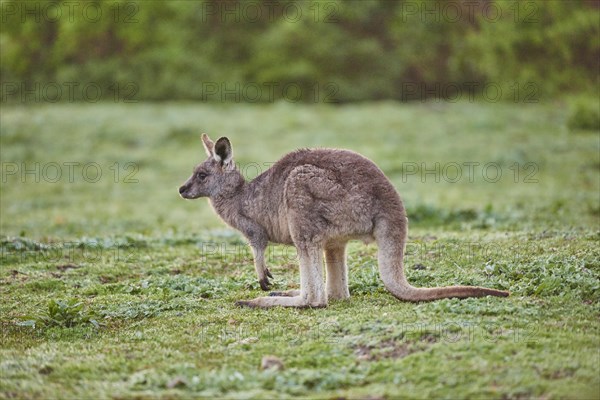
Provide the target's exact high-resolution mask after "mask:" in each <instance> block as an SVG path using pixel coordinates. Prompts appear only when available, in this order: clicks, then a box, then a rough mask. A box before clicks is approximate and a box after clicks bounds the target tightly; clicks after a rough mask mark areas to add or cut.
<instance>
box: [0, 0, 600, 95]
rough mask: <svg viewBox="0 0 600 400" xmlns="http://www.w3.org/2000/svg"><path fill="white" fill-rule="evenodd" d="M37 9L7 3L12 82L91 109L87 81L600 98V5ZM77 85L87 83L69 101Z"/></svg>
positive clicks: (177, 90)
mask: <svg viewBox="0 0 600 400" xmlns="http://www.w3.org/2000/svg"><path fill="white" fill-rule="evenodd" d="M27 3H28V4H29V6H28V7H29V8H30V9H33V10H34V11H33V12H32V13H31V14H25V15H23V9H24V7H25V6H24V5H23V4H24V3H20V2H12V1H7V2H4V5H3V12H4V15H3V16H2V18H3V24H2V31H1V32H2V50H1V51H2V65H1V68H0V72H1V75H2V78H1V79H2V84H3V85H6V84H9V85H12V84H17V85H20V84H21V83H23V84H24V85H25V86H24V88H28V89H32V88H33V89H34V90H37V92H38V93H39V92H42V97H43V95H44V85H45V84H47V83H49V82H56V83H58V84H59V85H60V86H61V88H62V90H63V94H62V96H60V97H59V99H60V100H62V101H72V100H88V101H89V98H86V93H85V92H84V90H83V89H82V88H83V87H84V86H85V85H86V84H89V83H93V84H97V85H98V86H99V87H100V88H101V95H100V98H102V99H104V100H114V99H117V100H118V101H124V102H125V101H138V100H166V99H197V100H204V101H216V102H223V101H229V102H241V101H250V102H270V101H274V100H276V99H278V98H285V99H286V100H288V101H292V102H295V101H304V102H325V103H335V102H347V101H357V100H373V99H400V100H411V99H414V100H422V99H424V98H427V97H442V98H463V99H464V98H465V97H467V95H468V96H471V95H477V96H483V97H484V98H487V99H494V101H495V100H496V99H504V100H508V101H515V102H518V103H523V102H536V101H539V100H540V99H541V98H542V97H543V96H556V95H559V94H561V93H563V92H564V91H571V92H572V91H579V90H584V91H588V92H592V93H597V90H598V84H599V81H598V68H599V57H600V41H599V39H598V38H599V37H600V27H599V25H598V20H599V18H600V16H599V9H598V6H597V3H594V2H585V1H579V0H577V1H489V2H488V1H481V2H450V3H448V2H445V1H443V0H427V1H410V2H403V1H385V0H369V1H339V0H332V1H306V2H303V1H302V2H301V1H298V2H295V1H291V0H286V1H279V2H242V1H237V0H229V1H173V2H156V1H147V2H142V1H139V2H134V1H128V0H119V1H112V0H111V1H108V0H107V1H100V2H92V1H82V2H77V4H78V7H77V10H76V11H75V12H74V18H69V14H68V13H67V11H68V5H67V3H69V2H58V4H59V5H60V9H61V10H63V12H62V13H63V15H62V16H61V18H52V15H48V14H51V13H50V12H49V11H47V12H44V11H43V10H48V7H50V6H49V5H51V4H55V2H51V1H49V0H48V1H35V2H27ZM15 4H16V10H17V11H16V12H15V13H9V11H8V10H9V9H8V7H9V6H10V5H15ZM89 5H92V6H94V8H95V7H98V8H99V9H100V10H101V12H102V17H101V18H98V20H97V21H95V20H93V18H92V19H91V18H89V17H88V18H86V17H84V15H83V10H84V9H85V7H87V6H89ZM35 7H37V10H38V11H37V12H36V11H35V10H36V8H35ZM427 10H432V12H429V13H428V12H427ZM498 10H499V12H498ZM92 15H93V14H92ZM68 82H75V83H78V84H79V85H80V87H79V89H77V90H74V92H73V95H72V96H70V95H68V94H67V91H68V87H67V86H65V83H68ZM36 85H41V86H37V87H36ZM19 87H20V86H19ZM36 88H37V89H36ZM11 90H12V88H11V87H7V86H5V87H4V88H3V92H4V93H3V99H4V100H9V101H10V100H13V101H14V100H16V101H21V100H22V96H21V95H20V93H21V92H22V91H23V90H22V89H19V90H18V91H17V94H16V95H12V94H10V92H11ZM497 91H499V92H498V93H497ZM228 93H229V94H228ZM88 95H90V96H93V97H95V94H89V93H88ZM47 97H51V98H54V97H53V95H52V94H48V96H47ZM46 100H47V99H46Z"/></svg>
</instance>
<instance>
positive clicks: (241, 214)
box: [179, 134, 508, 307]
mask: <svg viewBox="0 0 600 400" xmlns="http://www.w3.org/2000/svg"><path fill="white" fill-rule="evenodd" d="M202 141H203V144H204V148H205V150H206V153H207V155H208V159H207V160H206V161H204V162H203V163H201V164H200V165H198V166H196V168H195V169H194V173H193V174H192V176H191V177H190V178H189V179H188V180H187V181H186V182H185V183H184V184H183V185H182V186H181V187H180V188H179V193H180V194H181V196H182V197H184V198H186V199H195V198H198V197H208V198H209V200H210V203H211V205H212V206H213V208H214V210H215V211H216V212H217V214H218V215H219V216H220V217H221V218H222V219H223V220H224V221H225V222H226V223H227V224H229V225H230V226H232V227H233V228H235V229H237V230H239V231H240V232H242V234H243V235H244V236H245V237H246V238H247V239H248V242H249V243H250V246H251V247H252V251H253V254H254V261H255V268H256V273H257V275H258V279H259V282H260V285H261V288H262V289H263V290H268V289H269V285H270V283H269V279H268V278H269V277H272V276H271V274H270V272H269V270H268V269H267V268H266V265H265V259H264V253H265V249H266V247H267V244H268V243H269V242H271V243H283V244H288V245H294V246H296V249H297V250H298V256H299V260H300V290H299V291H297V290H293V291H289V292H280V293H272V295H271V296H269V297H259V298H257V299H254V300H248V301H240V302H238V304H240V305H245V306H250V307H272V306H290V307H324V306H326V305H327V302H328V300H329V299H346V298H348V297H350V294H349V292H348V268H347V266H346V254H345V247H346V243H347V242H348V241H349V240H352V239H360V240H364V241H370V240H375V241H376V242H377V245H378V248H379V252H378V263H379V271H380V274H381V278H382V279H383V282H384V284H385V286H386V288H387V289H388V290H389V291H390V292H391V293H392V294H393V295H394V296H396V297H397V298H399V299H401V300H408V301H428V300H436V299H442V298H448V297H458V298H465V297H481V296H487V295H491V296H508V292H505V291H501V290H495V289H488V288H482V287H472V286H448V287H438V288H416V287H414V286H411V285H410V284H409V283H408V281H407V280H406V277H405V275H404V265H403V258H404V248H405V245H406V236H407V229H408V219H407V218H406V213H405V211H404V206H403V204H402V201H401V200H400V196H399V195H398V193H397V192H396V190H395V189H394V186H393V185H392V184H391V182H390V181H389V180H388V179H387V177H386V176H385V175H384V174H383V172H382V171H381V170H380V169H379V168H378V167H377V166H376V165H375V164H374V163H373V162H371V161H370V160H368V159H366V158H365V157H363V156H361V155H359V154H357V153H354V152H352V151H348V150H335V149H310V150H309V149H304V150H297V151H294V152H292V153H289V154H287V155H285V156H284V157H283V158H282V159H281V160H279V161H278V162H277V163H275V164H274V165H273V166H272V167H271V168H270V169H268V170H267V171H265V172H264V173H263V174H261V175H260V176H258V177H257V178H256V179H254V180H252V181H251V182H246V181H245V180H244V178H243V177H242V175H241V174H240V172H239V171H238V170H237V169H236V167H235V164H234V163H233V151H232V148H231V144H230V142H229V140H228V139H227V138H220V139H219V140H217V142H216V143H213V142H212V141H211V140H210V139H209V138H208V136H206V134H203V135H202ZM323 254H324V256H325V257H324V258H325V263H326V271H327V283H326V285H324V283H323V275H322V273H323Z"/></svg>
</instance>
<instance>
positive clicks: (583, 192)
mask: <svg viewBox="0 0 600 400" xmlns="http://www.w3.org/2000/svg"><path fill="white" fill-rule="evenodd" d="M565 109H566V107H565V105H564V104H561V103H552V104H535V105H525V106H523V105H514V104H479V103H459V104H445V103H425V104H420V103H419V104H409V105H399V104H395V103H372V104H363V105H348V106H343V107H326V106H300V105H290V104H286V103H278V104H273V105H256V106H253V105H235V106H224V105H213V106H209V105H199V104H135V105H122V104H98V105H54V106H39V107H29V108H26V107H6V106H4V107H3V109H2V124H1V129H0V139H1V144H2V146H1V150H0V152H1V153H0V155H1V159H2V182H1V187H0V195H1V205H0V211H1V215H2V218H1V222H0V228H1V237H0V240H1V242H0V246H1V248H0V250H1V252H2V253H1V258H2V267H1V272H0V283H1V286H0V290H1V296H2V301H1V302H0V311H1V315H0V324H1V327H2V346H1V352H0V377H1V381H0V397H2V398H31V399H34V398H73V399H81V398H90V399H92V398H187V397H209V398H214V397H228V398H248V397H257V398H273V397H277V398H279V397H284V398H285V397H297V396H301V397H316V398H340V397H342V398H344V397H345V398H365V397H367V396H374V397H390V398H396V397H407V398H467V397H468V398H490V397H491V398H532V397H534V398H574V399H582V398H599V397H600V389H599V387H600V379H599V378H598V376H599V375H598V365H599V362H600V359H599V354H598V348H599V344H600V332H599V324H598V318H599V316H600V306H599V303H600V295H599V292H600V291H599V289H600V284H599V281H600V279H599V278H600V246H599V242H600V230H599V222H600V221H599V218H600V200H599V194H598V193H600V179H599V169H600V156H599V150H600V137H599V135H598V132H597V131H585V130H577V131H571V130H570V129H568V128H567V121H568V119H569V115H568V114H567V113H566V112H565V111H564V110H565ZM201 132H207V133H209V134H210V135H211V136H212V137H213V138H216V137H218V136H220V135H226V136H228V137H229V138H230V139H231V140H232V143H233V146H234V153H235V155H236V160H237V162H238V163H239V165H240V168H241V169H242V170H243V171H244V172H245V174H246V176H248V177H252V176H255V175H256V174H257V170H258V169H259V168H260V169H264V168H265V167H266V166H267V165H268V163H270V162H273V161H276V160H277V159H278V158H279V157H281V156H282V155H283V154H285V153H286V152H287V151H290V150H293V149H295V148H298V147H313V146H332V147H344V148H350V149H353V150H356V151H358V152H360V153H362V154H364V155H366V156H367V157H369V158H371V159H373V160H375V161H376V163H377V164H378V165H380V166H381V168H382V169H383V170H384V171H385V172H386V174H387V175H388V176H389V177H390V179H391V180H392V181H393V183H394V184H395V186H396V187H397V188H398V190H399V192H400V193H401V195H402V196H403V198H404V199H405V203H406V207H407V211H408V215H409V219H410V223H411V226H410V233H409V236H410V243H409V245H408V247H407V257H406V265H407V275H408V277H409V280H410V281H411V282H412V283H413V284H415V285H417V286H436V285H449V284H470V285H485V286H489V287H494V288H499V289H507V290H510V291H511V293H512V295H511V297H509V298H507V299H500V298H481V299H466V300H462V301H459V300H455V299H452V300H441V301H437V302H432V303H423V304H411V303H403V302H400V301H398V300H396V299H395V298H393V297H392V296H391V295H390V294H389V293H388V292H386V291H385V289H384V288H383V285H382V283H381V280H380V279H379V276H378V272H377V264H376V258H375V256H376V247H375V246H373V245H371V246H364V245H362V244H361V243H352V244H351V246H350V249H349V264H350V269H351V271H350V290H351V294H352V297H351V299H350V301H342V302H332V303H331V304H330V305H329V307H328V308H326V309H318V310H316V309H315V310H312V309H308V310H293V309H271V310H250V309H242V308H237V307H235V306H234V302H235V301H236V300H239V299H246V298H253V297H256V296H259V295H261V294H262V292H261V291H260V289H259V286H258V283H257V282H256V279H255V276H254V270H253V267H252V257H251V254H250V252H249V250H248V248H247V247H246V246H245V244H244V242H243V240H242V237H241V236H240V235H239V234H237V233H236V232H234V231H232V230H230V229H228V228H226V227H225V226H224V225H223V224H222V223H221V222H220V221H219V219H218V218H217V217H216V216H214V214H213V212H212V210H211V209H210V206H209V205H208V204H207V203H206V201H204V200H200V201H195V202H194V201H183V200H181V199H180V198H179V196H178V193H177V187H178V185H179V184H180V183H182V182H183V181H184V180H185V179H187V177H188V175H189V173H190V172H191V169H192V167H193V165H194V164H195V163H197V162H199V161H200V160H201V159H203V158H204V154H203V150H202V148H201V145H200V139H199V135H200V133H201ZM92 162H93V163H96V164H95V165H93V166H92V167H89V166H88V170H87V171H86V172H87V175H85V176H83V175H82V172H83V170H82V168H83V166H86V165H91V164H87V163H92ZM36 163H37V164H36ZM51 163H57V164H58V165H59V166H60V167H61V169H62V174H63V175H62V177H61V178H60V179H55V178H56V174H55V171H56V169H54V170H52V168H54V167H53V165H54V164H51ZM65 163H76V164H65ZM115 163H116V164H115ZM127 163H133V164H127ZM436 163H439V173H437V174H436V173H429V174H428V173H427V171H426V170H434V171H435V169H436V168H437V167H436ZM467 163H471V164H467ZM472 163H479V164H472ZM488 164H489V165H490V167H488V168H489V169H488V170H487V172H488V175H484V174H483V167H484V166H486V165H488ZM36 165H37V167H36ZM69 165H72V172H73V176H72V179H70V178H71V177H70V176H69V170H68V168H69V167H68V166H69ZM456 165H458V166H461V168H462V176H461V178H460V179H457V178H456V177H457V175H456V171H457V169H456ZM468 165H471V166H473V170H472V172H474V174H471V175H467V174H468V172H469V171H468ZM23 166H24V167H26V168H28V169H30V170H33V171H34V172H32V173H30V174H28V175H25V176H21V175H20V173H21V172H22V169H23ZM15 168H16V170H15ZM35 168H38V170H37V171H39V172H36V169H35ZM93 168H98V169H99V171H101V172H102V176H101V177H99V178H98V179H97V181H96V182H88V181H93V180H96V174H95V171H96V170H95V169H93ZM111 168H112V169H111ZM444 168H445V170H444ZM44 169H45V170H44ZM496 170H499V171H501V172H502V176H501V177H499V178H498V179H497V180H496V179H493V178H495V171H496ZM13 171H16V173H15V174H13V173H12V172H13ZM115 171H118V176H116V175H115V173H116V172H115ZM36 174H38V175H39V178H40V179H39V182H36ZM128 174H132V175H130V176H128ZM436 177H438V179H436ZM86 179H87V180H88V181H86ZM49 180H55V181H56V182H49ZM71 180H72V182H71ZM136 180H137V181H136ZM453 181H456V182H453ZM268 263H269V266H270V269H271V271H272V272H273V275H274V276H275V289H285V288H292V287H297V286H298V272H297V266H296V265H297V263H296V259H295V251H294V249H293V248H286V247H282V246H273V247H270V248H269V253H268ZM58 301H63V303H55V302H58ZM79 303H81V304H79ZM52 304H54V305H52ZM61 304H62V306H60V307H61V308H59V309H57V308H56V307H57V305H61ZM53 307H54V308H53ZM52 310H54V311H52ZM92 320H93V321H96V322H97V323H98V326H96V324H95V323H92V322H90V321H92ZM265 355H274V356H276V357H279V358H280V359H281V360H282V362H283V364H284V366H285V367H284V369H283V371H279V372H278V371H275V370H265V371H263V370H261V368H260V364H261V359H262V357H263V356H265Z"/></svg>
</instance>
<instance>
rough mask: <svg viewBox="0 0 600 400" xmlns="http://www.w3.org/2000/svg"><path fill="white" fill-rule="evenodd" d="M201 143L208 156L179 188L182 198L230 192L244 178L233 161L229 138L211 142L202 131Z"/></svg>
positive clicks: (212, 195) (214, 195) (236, 187)
mask: <svg viewBox="0 0 600 400" xmlns="http://www.w3.org/2000/svg"><path fill="white" fill-rule="evenodd" d="M202 144H203V145H204V150H205V151H206V154H207V155H208V158H207V159H206V160H205V161H204V162H202V163H200V164H198V165H197V166H196V167H195V168H194V172H193V173H192V176H190V177H189V179H188V180H187V181H186V182H185V183H184V184H183V185H181V187H180V188H179V194H180V195H181V197H183V198H184V199H197V198H199V197H216V196H220V195H227V194H232V193H233V192H235V191H236V190H237V189H238V188H239V186H240V185H241V184H242V183H244V178H243V177H242V175H241V174H240V172H239V171H238V170H237V169H236V167H235V163H234V162H233V150H232V148H231V143H230V142H229V139H227V138H226V137H222V138H220V139H219V140H217V142H216V143H213V141H212V140H210V138H209V137H208V135H206V133H203V134H202Z"/></svg>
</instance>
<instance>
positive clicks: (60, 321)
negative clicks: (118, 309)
mask: <svg viewBox="0 0 600 400" xmlns="http://www.w3.org/2000/svg"><path fill="white" fill-rule="evenodd" d="M83 324H92V325H93V326H95V327H96V328H98V327H99V326H100V324H99V323H98V321H97V320H96V317H95V316H94V314H93V313H91V312H89V311H87V310H86V309H85V308H84V304H83V302H81V301H79V300H77V299H70V300H54V299H51V300H50V301H48V309H47V310H45V311H44V312H42V313H39V314H37V315H33V316H25V317H22V321H21V322H19V323H18V325H21V326H31V327H34V328H36V327H53V326H56V327H63V328H72V327H74V326H77V325H83Z"/></svg>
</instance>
